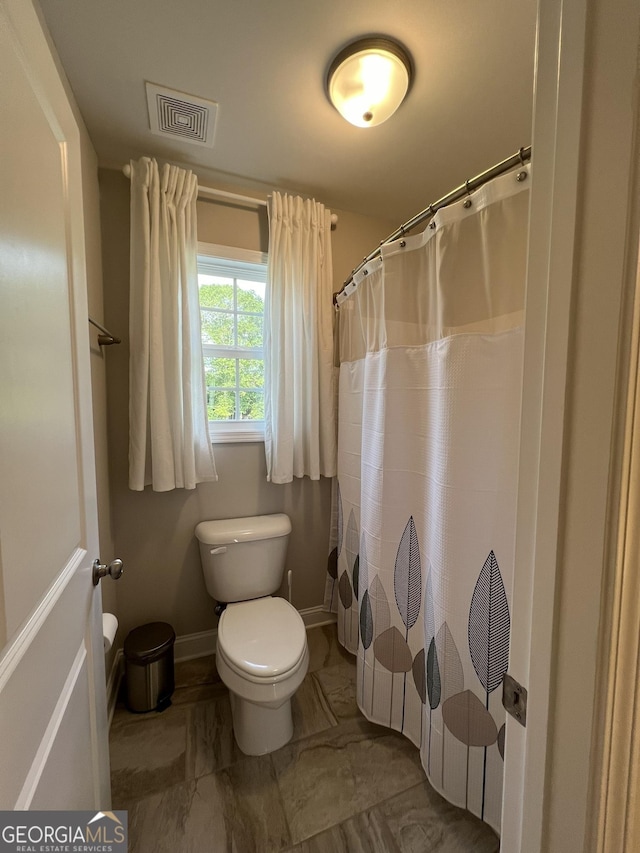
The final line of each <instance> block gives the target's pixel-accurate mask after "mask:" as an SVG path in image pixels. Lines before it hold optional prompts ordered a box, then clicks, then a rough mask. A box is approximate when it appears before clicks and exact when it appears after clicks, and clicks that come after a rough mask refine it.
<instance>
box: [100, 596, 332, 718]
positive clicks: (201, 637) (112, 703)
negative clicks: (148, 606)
mask: <svg viewBox="0 0 640 853" xmlns="http://www.w3.org/2000/svg"><path fill="white" fill-rule="evenodd" d="M299 612H300V616H302V621H303V622H304V624H305V627H306V629H307V631H308V630H309V629H310V628H321V627H322V626H323V625H333V624H334V623H335V621H336V614H335V613H328V612H327V611H326V610H324V609H323V608H322V607H307V608H305V609H304V610H300V611H299ZM217 636H218V631H217V630H216V628H212V629H211V630H210V631H199V632H197V633H195V634H183V635H182V636H181V637H176V642H175V646H174V652H173V653H174V660H175V661H176V663H181V662H183V661H187V660H194V659H195V658H202V657H206V656H207V655H213V654H215V651H216V639H217ZM123 676H124V654H123V652H122V649H118V651H117V653H116V655H115V657H114V659H113V664H112V666H111V672H110V673H109V678H108V680H107V708H108V712H109V725H111V720H112V719H113V712H114V711H115V707H116V701H117V699H118V691H119V690H120V684H121V682H122V678H123Z"/></svg>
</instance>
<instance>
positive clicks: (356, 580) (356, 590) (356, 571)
mask: <svg viewBox="0 0 640 853" xmlns="http://www.w3.org/2000/svg"><path fill="white" fill-rule="evenodd" d="M353 594H354V595H355V597H356V600H359V599H360V554H358V556H357V557H356V559H355V561H354V563H353Z"/></svg>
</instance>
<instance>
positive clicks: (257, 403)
mask: <svg viewBox="0 0 640 853" xmlns="http://www.w3.org/2000/svg"><path fill="white" fill-rule="evenodd" d="M240 417H241V418H242V420H252V421H262V420H264V395H263V393H262V391H240Z"/></svg>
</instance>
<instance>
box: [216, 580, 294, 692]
mask: <svg viewBox="0 0 640 853" xmlns="http://www.w3.org/2000/svg"><path fill="white" fill-rule="evenodd" d="M306 650H307V635H306V629H305V625H304V622H303V621H302V617H301V616H300V614H299V613H298V611H297V610H296V609H295V608H294V607H293V606H292V605H291V604H289V602H288V601H286V600H285V599H284V598H273V597H272V596H267V597H265V598H258V599H254V600H252V601H242V602H238V603H235V604H229V605H228V606H227V608H226V609H225V611H224V612H223V614H222V616H221V617H220V622H219V624H218V652H219V654H220V655H221V656H222V657H223V658H224V660H225V662H226V663H227V665H228V666H229V668H230V669H232V670H233V671H234V672H235V673H237V675H239V676H241V677H243V678H245V679H247V680H249V681H252V682H254V683H256V684H264V683H275V682H278V681H281V680H284V679H286V678H289V677H291V676H292V675H293V674H294V673H295V672H296V670H297V669H298V668H299V667H300V666H301V665H302V663H303V660H304V659H305V652H306Z"/></svg>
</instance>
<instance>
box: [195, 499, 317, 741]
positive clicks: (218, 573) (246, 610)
mask: <svg viewBox="0 0 640 853" xmlns="http://www.w3.org/2000/svg"><path fill="white" fill-rule="evenodd" d="M290 532H291V522H290V521H289V517H288V516H286V515H284V514H282V513H280V514H277V515H258V516H252V517H251V518H228V519H223V520H220V521H201V522H200V524H198V526H197V527H196V536H197V538H198V541H199V543H200V557H201V559H202V569H203V571H204V579H205V583H206V586H207V591H208V593H209V595H211V596H212V598H215V599H216V601H218V602H220V603H224V604H227V607H226V608H225V609H224V611H223V612H222V615H221V616H220V622H219V623H218V641H217V645H216V665H217V668H218V673H219V675H220V678H221V679H222V681H223V682H224V683H225V684H226V685H227V687H228V688H229V693H230V696H231V712H232V717H233V731H234V734H235V738H236V741H237V743H238V746H239V747H240V749H241V750H242V752H244V753H245V754H246V755H265V754H266V753H268V752H273V751H274V750H275V749H279V748H280V747H281V746H284V744H285V743H287V742H288V741H289V740H291V736H292V735H293V721H292V719H291V697H292V696H293V694H294V693H295V692H296V690H297V689H298V687H299V686H300V684H301V683H302V681H303V679H304V677H305V675H306V674H307V669H308V667H309V650H308V648H307V634H306V630H305V626H304V622H303V621H302V617H301V616H300V614H299V613H298V611H297V610H296V609H295V608H294V607H293V606H292V605H291V604H289V602H288V601H285V599H284V598H274V597H273V596H272V593H274V592H275V591H276V590H277V589H278V588H279V587H280V584H281V582H282V577H283V574H284V561H285V557H286V553H287V543H288V539H289V533H290Z"/></svg>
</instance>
